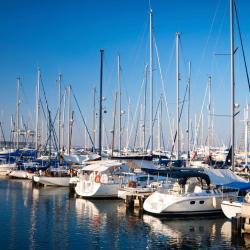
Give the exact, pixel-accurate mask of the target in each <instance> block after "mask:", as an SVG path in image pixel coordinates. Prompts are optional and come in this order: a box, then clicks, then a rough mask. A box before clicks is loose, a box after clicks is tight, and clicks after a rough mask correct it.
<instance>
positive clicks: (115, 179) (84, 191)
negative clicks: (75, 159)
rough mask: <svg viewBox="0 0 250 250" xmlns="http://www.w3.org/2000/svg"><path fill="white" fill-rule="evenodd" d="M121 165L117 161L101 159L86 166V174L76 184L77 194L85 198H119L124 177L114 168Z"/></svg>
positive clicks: (84, 169)
mask: <svg viewBox="0 0 250 250" xmlns="http://www.w3.org/2000/svg"><path fill="white" fill-rule="evenodd" d="M121 165H122V164H121V163H120V162H117V161H112V160H107V161H106V160H101V161H97V162H96V163H94V164H91V165H88V166H86V167H84V168H83V169H82V170H83V171H84V172H85V174H83V175H82V176H81V177H80V178H79V181H78V182H77V184H76V187H75V192H76V194H77V195H78V196H80V197H85V198H117V197H118V189H119V187H120V185H121V182H122V178H121V176H119V175H118V174H114V170H116V169H117V168H119V167H120V166H121ZM87 173H90V174H87Z"/></svg>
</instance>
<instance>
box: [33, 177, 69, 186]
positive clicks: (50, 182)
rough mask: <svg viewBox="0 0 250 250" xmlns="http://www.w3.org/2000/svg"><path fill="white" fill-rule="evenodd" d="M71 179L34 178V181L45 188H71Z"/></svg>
mask: <svg viewBox="0 0 250 250" xmlns="http://www.w3.org/2000/svg"><path fill="white" fill-rule="evenodd" d="M69 180H70V177H52V176H34V177H33V181H34V182H37V183H40V184H43V185H44V186H60V187H69Z"/></svg>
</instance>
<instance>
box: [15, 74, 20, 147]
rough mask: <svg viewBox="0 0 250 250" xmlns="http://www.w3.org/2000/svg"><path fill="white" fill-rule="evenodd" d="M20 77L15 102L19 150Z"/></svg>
mask: <svg viewBox="0 0 250 250" xmlns="http://www.w3.org/2000/svg"><path fill="white" fill-rule="evenodd" d="M19 93H20V76H18V77H17V102H16V147H17V149H18V148H19V121H20V114H19V109H20V100H19V99H20V97H19Z"/></svg>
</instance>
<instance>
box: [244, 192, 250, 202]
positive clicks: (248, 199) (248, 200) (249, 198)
mask: <svg viewBox="0 0 250 250" xmlns="http://www.w3.org/2000/svg"><path fill="white" fill-rule="evenodd" d="M245 201H246V202H247V203H250V193H249V192H248V193H247V194H246V195H245Z"/></svg>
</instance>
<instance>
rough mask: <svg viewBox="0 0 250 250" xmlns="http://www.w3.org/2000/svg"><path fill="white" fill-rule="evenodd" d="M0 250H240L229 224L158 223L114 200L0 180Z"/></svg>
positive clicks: (195, 221)
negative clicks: (84, 196)
mask: <svg viewBox="0 0 250 250" xmlns="http://www.w3.org/2000/svg"><path fill="white" fill-rule="evenodd" d="M0 214H1V216H0V249H74V250H75V249H241V248H242V249H243V248H246V247H250V239H247V238H244V239H243V240H242V241H241V242H235V240H234V241H232V239H231V222H229V221H227V220H226V219H225V218H224V217H223V216H220V217H215V218H207V217H205V218H192V219H190V218H189V219H188V218H187V219H166V218H165V219H164V218H157V217H153V216H150V215H146V214H144V215H140V214H138V213H136V212H131V211H126V206H125V204H124V203H123V202H122V201H119V200H107V201H105V200H94V201H89V200H84V199H79V198H77V199H76V198H74V197H72V196H70V195H69V191H68V188H48V187H47V188H33V187H32V183H31V182H30V181H20V180H8V179H0Z"/></svg>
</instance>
